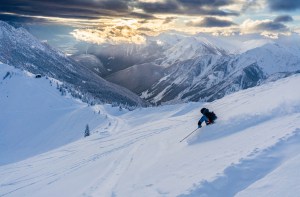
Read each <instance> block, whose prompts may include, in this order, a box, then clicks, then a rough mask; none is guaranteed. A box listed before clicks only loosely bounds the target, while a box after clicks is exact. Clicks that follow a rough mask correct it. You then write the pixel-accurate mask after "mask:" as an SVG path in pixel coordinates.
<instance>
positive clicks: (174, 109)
mask: <svg viewBox="0 0 300 197" xmlns="http://www.w3.org/2000/svg"><path fill="white" fill-rule="evenodd" d="M0 76H1V75H0ZM299 83H300V75H295V76H291V77H289V78H286V79H282V80H279V81H277V82H274V83H269V84H266V85H263V86H260V87H256V88H251V89H248V90H244V91H240V92H238V93H235V94H232V95H229V96H227V97H225V98H223V99H220V100H217V101H215V102H212V103H206V104H203V103H187V104H180V105H168V106H161V107H155V108H146V109H137V110H134V111H131V112H128V111H121V112H120V111H117V110H116V109H113V108H110V107H109V106H95V107H94V109H95V110H96V111H97V110H98V109H101V111H102V113H104V114H106V115H108V117H109V122H110V125H109V122H105V124H104V123H103V124H102V122H101V120H100V122H99V125H97V124H96V123H95V124H94V125H95V126H94V127H93V128H95V129H94V130H93V131H96V130H97V131H99V132H95V133H94V134H93V135H91V136H90V137H87V138H84V139H80V140H78V141H75V142H72V143H69V144H67V143H68V142H65V145H64V146H61V147H59V148H56V149H53V150H51V151H49V152H44V153H43V154H36V153H35V154H32V155H35V156H33V157H31V158H27V159H26V160H23V161H20V162H17V163H12V164H9V165H3V166H0V186H1V187H0V196H5V197H6V196H30V197H35V196H37V197H38V196H39V197H40V196H45V197H47V196H82V197H83V196H95V197H97V196H101V197H102V196H103V197H106V196H120V197H123V196H124V197H127V196H131V197H135V196H136V197H140V196H149V197H152V196H170V197H173V196H197V197H198V196H265V195H269V194H270V193H271V194H273V195H271V196H282V194H285V192H287V194H289V196H297V194H298V193H299V192H300V188H299V186H297V185H296V184H297V183H298V182H299V181H300V178H299V177H300V176H299V175H298V174H299V173H298V174H297V172H298V169H297V168H298V166H299V162H300V160H299V153H298V152H299V151H298V150H299V146H300V144H299V138H300V137H299V136H300V92H299V91H298V84H299ZM59 98H61V97H59ZM63 100H64V99H63ZM203 106H205V107H207V108H209V109H210V110H213V111H214V112H215V113H216V114H217V116H218V117H219V118H218V120H217V123H216V124H214V125H211V126H208V127H206V126H204V127H203V128H201V129H199V131H197V132H196V133H195V134H194V135H192V136H191V137H190V138H189V139H188V140H186V141H184V142H182V143H179V141H180V140H181V139H182V138H183V137H185V136H186V135H188V134H189V132H191V131H193V130H194V129H195V128H196V126H197V121H198V119H199V118H200V112H199V111H200V109H201V108H202V107H203ZM82 119H84V118H82ZM77 121H78V124H79V123H81V124H80V125H82V124H83V123H84V124H86V123H85V122H84V121H86V120H82V121H81V120H79V119H77ZM84 124H83V125H84ZM74 128H75V127H74ZM83 128H84V127H83ZM41 131H42V129H41ZM82 131H83V129H82ZM82 131H81V132H80V134H82ZM55 136H56V135H54V134H53V137H55ZM59 137H61V136H59V135H58V138H59ZM57 147H58V146H57Z"/></svg>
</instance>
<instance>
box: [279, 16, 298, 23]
mask: <svg viewBox="0 0 300 197" xmlns="http://www.w3.org/2000/svg"><path fill="white" fill-rule="evenodd" d="M293 20H294V19H293V18H292V17H291V16H289V15H281V16H277V17H276V18H275V19H274V22H276V23H284V22H291V21H293Z"/></svg>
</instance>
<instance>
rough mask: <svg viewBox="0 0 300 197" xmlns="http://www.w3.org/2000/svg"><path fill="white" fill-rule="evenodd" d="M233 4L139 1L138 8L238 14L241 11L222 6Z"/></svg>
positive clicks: (207, 0)
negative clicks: (225, 9)
mask: <svg viewBox="0 0 300 197" xmlns="http://www.w3.org/2000/svg"><path fill="white" fill-rule="evenodd" d="M230 4H233V1H232V0H166V1H164V2H154V3H149V2H138V3H136V4H135V6H137V7H138V8H140V9H142V10H144V11H145V12H146V13H151V14H156V13H160V14H183V15H215V16H229V15H234V16H237V15H239V13H237V12H233V11H224V10H222V9H221V7H222V6H225V5H230Z"/></svg>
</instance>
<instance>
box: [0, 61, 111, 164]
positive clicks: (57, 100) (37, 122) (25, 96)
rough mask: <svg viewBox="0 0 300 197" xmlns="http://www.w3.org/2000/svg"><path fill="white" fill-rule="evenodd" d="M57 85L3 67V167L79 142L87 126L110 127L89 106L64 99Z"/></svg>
mask: <svg viewBox="0 0 300 197" xmlns="http://www.w3.org/2000/svg"><path fill="white" fill-rule="evenodd" d="M50 82H51V83H50ZM56 82H58V81H55V80H48V79H46V78H45V77H43V78H39V79H36V78H35V75H32V74H30V73H27V74H26V73H24V72H22V71H20V70H18V69H15V68H13V67H11V66H7V65H5V64H0V109H1V113H0V125H1V126H0V136H1V138H0V155H1V156H0V165H1V164H2V165H3V164H6V163H12V162H15V161H20V160H22V159H25V158H28V157H30V156H33V155H36V154H38V153H43V152H45V151H49V150H51V149H53V148H57V147H60V146H62V145H65V144H67V143H70V142H73V141H75V140H77V139H80V138H82V137H83V133H84V130H85V126H86V124H89V126H90V127H91V129H94V128H95V127H96V126H98V125H100V124H105V123H106V124H107V121H108V119H105V118H104V116H103V115H98V114H95V113H94V111H93V110H91V109H90V108H89V107H88V106H87V104H83V103H81V102H79V101H76V100H74V99H72V98H70V97H68V96H61V93H60V92H59V91H58V90H57V88H56V86H57V85H56Z"/></svg>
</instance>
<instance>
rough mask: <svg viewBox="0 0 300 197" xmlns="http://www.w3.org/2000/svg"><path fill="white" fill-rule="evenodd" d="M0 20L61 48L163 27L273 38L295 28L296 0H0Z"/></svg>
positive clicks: (142, 36) (298, 18)
mask: <svg viewBox="0 0 300 197" xmlns="http://www.w3.org/2000/svg"><path fill="white" fill-rule="evenodd" d="M0 20H4V21H7V22H9V23H11V24H14V25H17V26H23V27H26V28H28V29H29V30H30V31H31V32H32V33H33V34H34V35H35V36H37V37H38V38H39V39H41V40H47V41H49V42H51V43H52V44H54V45H59V46H60V47H61V48H63V47H64V45H68V43H69V42H73V41H74V40H79V41H84V42H89V43H96V44H101V43H114V44H118V43H137V44H143V43H145V41H146V39H147V36H155V35H158V34H160V33H162V32H168V31H178V32H183V33H187V34H196V33H200V32H201V33H209V34H212V35H215V36H220V35H222V36H235V35H247V34H260V35H262V36H265V37H270V38H273V39H276V38H277V37H278V36H279V35H291V34H292V33H297V34H299V33H300V0H64V1H61V0H60V1H58V0H43V1H40V0H1V6H0Z"/></svg>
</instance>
